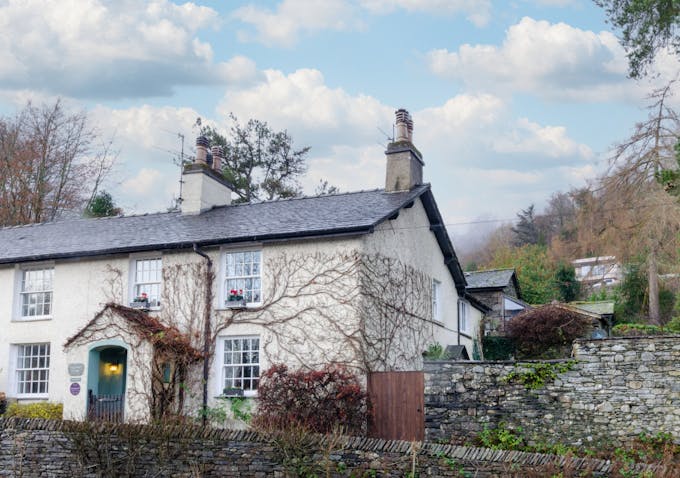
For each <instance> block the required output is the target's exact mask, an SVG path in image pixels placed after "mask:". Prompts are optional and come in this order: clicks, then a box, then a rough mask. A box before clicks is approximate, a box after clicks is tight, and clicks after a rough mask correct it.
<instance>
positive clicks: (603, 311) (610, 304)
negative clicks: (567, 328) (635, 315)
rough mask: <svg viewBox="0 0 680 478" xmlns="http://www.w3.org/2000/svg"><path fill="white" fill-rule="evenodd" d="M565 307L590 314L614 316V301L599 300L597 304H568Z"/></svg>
mask: <svg viewBox="0 0 680 478" xmlns="http://www.w3.org/2000/svg"><path fill="white" fill-rule="evenodd" d="M567 305H569V306H572V307H574V308H576V309H581V310H585V311H586V312H590V313H591V314H598V315H614V301H613V300H601V301H597V302H569V303H568V304H567Z"/></svg>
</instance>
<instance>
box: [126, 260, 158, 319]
mask: <svg viewBox="0 0 680 478" xmlns="http://www.w3.org/2000/svg"><path fill="white" fill-rule="evenodd" d="M153 260H159V261H161V270H160V278H159V281H158V282H141V284H156V283H157V284H158V304H155V305H151V302H149V306H150V307H149V308H150V309H151V310H159V309H160V308H161V305H162V304H163V302H162V300H161V299H162V297H163V255H162V254H161V253H160V252H158V253H145V254H132V255H131V256H130V274H129V276H130V280H129V282H128V283H129V284H130V287H129V291H128V294H129V298H130V302H132V301H133V300H135V297H137V293H136V290H137V285H138V284H140V282H137V262H138V261H153Z"/></svg>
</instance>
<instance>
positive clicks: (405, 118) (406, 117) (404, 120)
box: [394, 108, 413, 143]
mask: <svg viewBox="0 0 680 478" xmlns="http://www.w3.org/2000/svg"><path fill="white" fill-rule="evenodd" d="M395 114H396V117H397V132H396V138H395V139H394V141H395V142H397V143H399V142H401V141H408V142H412V141H413V120H412V119H411V114H410V113H409V112H408V111H406V110H405V109H404V108H400V109H398V110H397V111H396V113H395Z"/></svg>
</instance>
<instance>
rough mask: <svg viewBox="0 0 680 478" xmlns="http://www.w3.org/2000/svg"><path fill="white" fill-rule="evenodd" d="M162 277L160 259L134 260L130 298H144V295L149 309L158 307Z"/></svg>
mask: <svg viewBox="0 0 680 478" xmlns="http://www.w3.org/2000/svg"><path fill="white" fill-rule="evenodd" d="M162 276H163V262H162V260H161V258H160V257H154V258H145V259H136V260H135V261H134V281H133V282H134V285H133V289H132V295H133V297H132V298H133V299H136V298H140V297H144V294H146V298H147V299H148V301H149V306H150V307H160V305H161V279H162Z"/></svg>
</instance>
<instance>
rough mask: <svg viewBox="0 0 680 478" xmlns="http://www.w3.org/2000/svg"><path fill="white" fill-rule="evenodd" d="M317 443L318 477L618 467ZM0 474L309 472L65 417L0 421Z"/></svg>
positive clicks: (186, 436) (202, 435)
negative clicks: (72, 422) (80, 425)
mask: <svg viewBox="0 0 680 478" xmlns="http://www.w3.org/2000/svg"><path fill="white" fill-rule="evenodd" d="M312 438H313V440H312V442H313V445H314V446H313V447H312V448H316V449H317V452H316V453H314V454H313V455H312V456H311V462H313V463H315V465H316V466H317V468H316V469H315V472H316V475H314V476H332V477H386V478H397V477H399V478H402V477H404V476H409V473H412V472H413V471H415V475H416V476H432V477H443V478H445V477H460V476H475V477H476V478H501V477H503V478H513V477H517V478H519V477H524V476H526V472H527V471H528V470H534V471H535V472H534V474H533V475H532V476H541V475H545V476H551V475H552V474H554V473H555V472H557V471H558V470H560V469H563V468H568V469H571V470H574V471H579V470H584V471H586V470H587V471H590V472H592V473H593V476H608V474H609V473H608V472H610V471H611V470H612V467H613V466H615V465H612V463H610V462H608V461H602V460H583V459H572V458H570V457H564V456H562V457H555V456H551V455H542V454H537V453H521V452H516V451H503V450H489V449H481V448H471V447H465V446H453V445H445V444H435V443H422V444H421V443H409V442H403V441H386V440H380V439H370V438H357V437H340V438H338V439H333V438H329V437H321V436H317V437H312ZM315 440H316V441H315ZM318 450H326V452H325V453H324V452H319V451H318ZM649 469H650V468H649V466H648V465H637V466H635V467H634V470H632V471H635V472H638V473H642V472H644V471H646V470H649ZM537 470H540V471H537ZM536 473H540V474H541V475H537V474H536ZM546 473H547V474H546ZM0 476H8V477H9V476H11V477H19V476H20V477H23V478H37V477H50V478H74V477H101V476H116V477H149V476H173V477H195V476H201V477H244V478H247V477H255V478H259V477H275V478H277V477H278V478H283V477H284V476H312V475H311V473H299V470H298V472H296V471H295V470H294V469H293V470H291V469H290V468H288V469H287V468H286V467H285V466H284V465H283V464H282V458H281V454H280V452H278V451H277V446H276V445H275V444H274V443H273V441H272V440H271V437H268V436H266V435H259V434H257V433H253V432H247V431H236V430H215V429H203V428H199V427H167V428H164V429H162V430H159V428H158V427H152V426H127V425H111V424H100V425H97V426H95V427H94V429H92V430H91V432H87V433H85V432H82V429H81V431H80V432H78V429H77V428H76V430H75V431H74V430H73V429H72V427H70V426H69V425H68V424H64V422H61V421H46V420H38V419H34V420H26V419H21V420H18V419H7V420H2V419H0ZM589 476H590V475H589ZM636 476H637V475H636ZM668 476H670V475H668Z"/></svg>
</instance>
